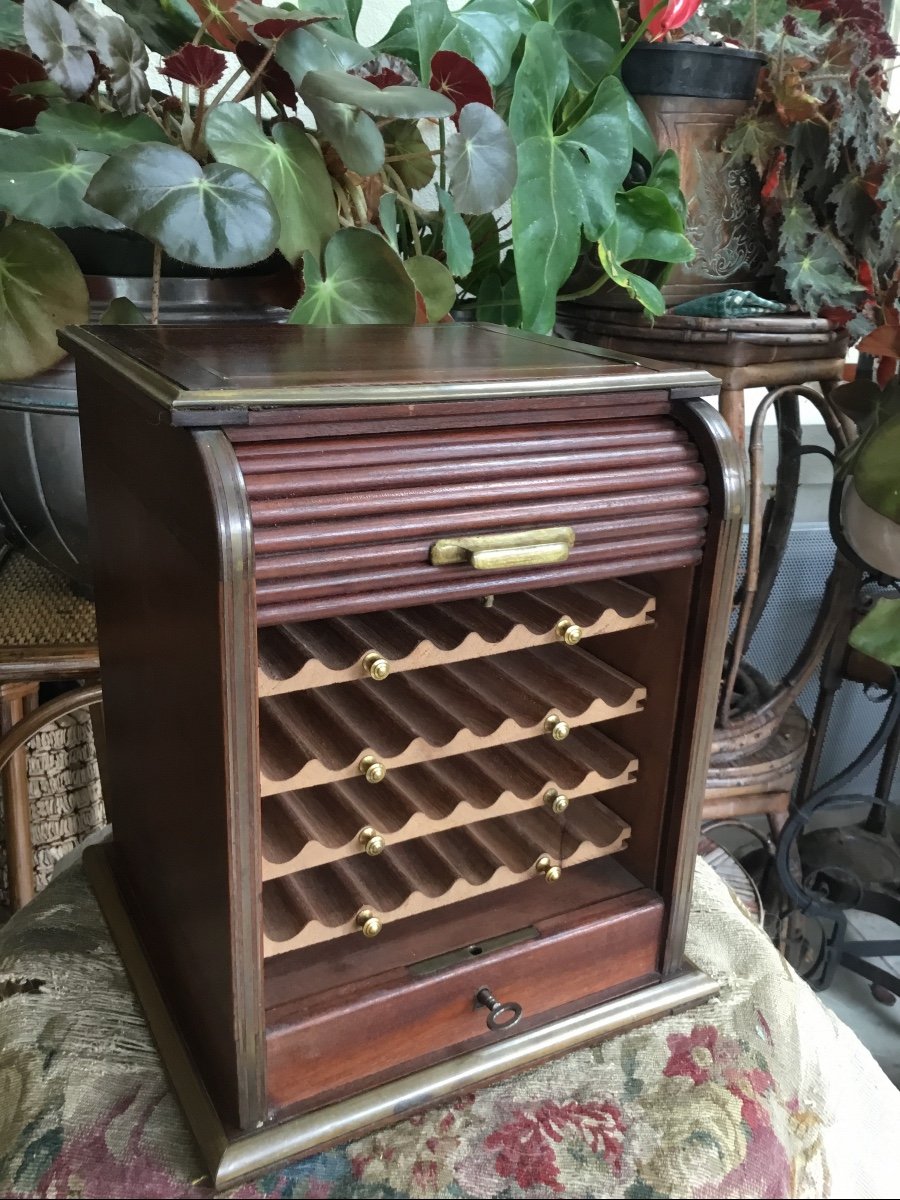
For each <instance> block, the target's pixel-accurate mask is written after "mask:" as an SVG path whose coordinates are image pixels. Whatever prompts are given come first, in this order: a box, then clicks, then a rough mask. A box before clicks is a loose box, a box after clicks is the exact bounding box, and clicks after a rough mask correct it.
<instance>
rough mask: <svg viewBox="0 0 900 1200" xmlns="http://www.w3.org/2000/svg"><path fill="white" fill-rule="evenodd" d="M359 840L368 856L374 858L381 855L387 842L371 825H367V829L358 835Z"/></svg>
mask: <svg viewBox="0 0 900 1200" xmlns="http://www.w3.org/2000/svg"><path fill="white" fill-rule="evenodd" d="M357 840H358V841H359V844H360V845H361V846H362V848H363V849H364V850H365V852H366V854H371V855H372V856H373V857H374V856H375V855H376V854H380V853H381V852H382V850H383V849H384V847H385V845H386V842H385V840H384V838H383V837H382V836H381V834H380V833H379V832H378V830H377V829H373V828H372V826H371V825H367V826H366V827H365V829H361V830H360V831H359V833H358V834H357Z"/></svg>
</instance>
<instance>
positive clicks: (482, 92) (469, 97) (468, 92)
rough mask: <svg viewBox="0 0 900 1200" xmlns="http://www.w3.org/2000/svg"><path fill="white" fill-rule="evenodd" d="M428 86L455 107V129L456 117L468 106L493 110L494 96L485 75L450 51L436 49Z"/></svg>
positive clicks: (457, 120)
mask: <svg viewBox="0 0 900 1200" xmlns="http://www.w3.org/2000/svg"><path fill="white" fill-rule="evenodd" d="M428 86H429V87H430V88H431V90H432V91H433V92H443V93H444V95H445V96H449V97H450V99H451V100H452V101H453V103H454V104H455V105H456V112H455V113H454V114H453V120H454V122H455V124H456V125H457V126H459V114H460V113H461V112H462V110H463V109H464V108H465V106H466V105H467V104H473V103H475V104H485V105H487V107H488V108H493V107H494V94H493V92H492V91H491V85H490V84H489V83H488V81H487V79H486V78H485V76H484V75H483V74H482V73H481V71H479V69H478V67H476V66H475V64H474V63H473V62H470V61H469V59H467V58H463V56H462V55H461V54H456V53H454V51H453V50H438V52H437V54H435V56H434V57H433V58H432V60H431V79H430V81H429V84H428Z"/></svg>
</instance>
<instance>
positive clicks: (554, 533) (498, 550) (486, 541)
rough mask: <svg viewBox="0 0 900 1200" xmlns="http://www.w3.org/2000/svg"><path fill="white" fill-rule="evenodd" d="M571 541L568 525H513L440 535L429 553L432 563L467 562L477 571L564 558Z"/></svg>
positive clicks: (439, 565)
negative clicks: (503, 529) (512, 527)
mask: <svg viewBox="0 0 900 1200" xmlns="http://www.w3.org/2000/svg"><path fill="white" fill-rule="evenodd" d="M574 545H575V531H574V529H572V527H571V526H569V525H560V526H558V527H556V528H550V529H517V530H514V531H513V532H511V533H478V534H473V535H472V536H471V537H470V536H466V535H463V536H460V537H446V538H440V539H439V540H438V541H436V542H435V543H434V545H433V546H432V547H431V553H430V555H429V557H430V560H431V565H432V566H433V567H443V566H447V565H448V564H451V563H468V564H469V565H470V566H472V567H475V568H477V569H478V570H481V571H502V570H505V569H506V568H508V567H530V566H541V565H542V564H544V563H557V562H565V561H566V559H567V558H568V557H569V550H570V548H571V547H572V546H574Z"/></svg>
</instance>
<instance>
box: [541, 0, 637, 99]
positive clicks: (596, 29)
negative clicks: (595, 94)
mask: <svg viewBox="0 0 900 1200" xmlns="http://www.w3.org/2000/svg"><path fill="white" fill-rule="evenodd" d="M547 20H548V21H549V22H550V23H551V24H552V25H553V27H554V29H556V31H557V33H558V34H559V35H560V41H561V43H562V46H563V49H564V50H565V52H566V55H567V57H568V60H569V74H570V77H571V80H572V84H573V86H574V87H575V88H577V90H578V91H579V92H590V91H591V90H592V89H593V88H595V87H596V86H597V84H598V83H599V82H600V80H601V79H603V78H604V76H605V75H606V73H607V71H608V70H609V68H610V66H611V65H612V61H613V59H614V58H615V56H616V54H617V53H618V52H619V49H620V47H621V44H622V29H621V26H620V24H619V13H618V9H617V7H616V5H615V3H614V0H550V3H549V6H548V13H547Z"/></svg>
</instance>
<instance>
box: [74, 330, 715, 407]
mask: <svg viewBox="0 0 900 1200" xmlns="http://www.w3.org/2000/svg"><path fill="white" fill-rule="evenodd" d="M60 342H61V344H62V345H63V346H64V347H65V348H66V349H67V350H71V351H73V352H74V353H75V354H76V355H77V357H78V358H84V357H90V358H95V359H99V360H102V361H103V362H105V363H106V364H108V365H109V366H111V367H113V368H114V369H115V370H116V371H117V372H118V373H120V374H123V375H125V376H128V377H131V378H133V379H134V381H135V382H136V383H138V384H139V386H140V387H141V388H142V390H143V391H144V392H145V393H149V394H150V395H151V396H152V397H153V399H155V400H156V401H157V402H158V403H160V404H161V405H163V406H165V407H167V408H171V409H178V410H180V409H204V410H209V409H214V408H223V407H228V408H233V407H234V406H235V405H237V406H239V407H241V408H245V407H246V408H262V407H265V408H271V407H280V406H282V405H298V406H305V405H330V404H359V403H366V404H379V403H381V404H396V403H410V402H413V401H415V402H422V401H428V400H455V399H466V398H469V399H471V398H476V399H482V398H483V399H489V398H491V397H502V396H517V395H528V394H539V395H552V394H557V395H559V394H564V393H578V392H582V393H583V392H596V391H635V390H640V389H647V388H653V389H664V388H669V387H679V388H690V387H693V388H697V389H698V390H699V391H703V392H709V391H711V390H714V389H715V388H717V387H718V384H717V382H716V380H715V379H714V378H713V377H712V376H710V375H708V374H707V373H706V372H705V371H700V370H692V369H682V368H677V367H672V368H667V367H664V366H661V365H660V364H657V363H649V362H648V363H642V362H639V361H638V360H635V359H633V358H628V357H626V356H625V355H622V354H618V353H616V352H615V351H612V350H599V349H597V348H595V347H593V346H586V345H582V344H581V343H579V342H567V341H563V340H561V339H559V338H551V337H542V336H540V335H539V334H531V333H524V332H522V331H520V330H515V329H507V328H505V327H503V326H499V325H485V324H470V323H458V324H447V325H420V326H400V325H341V326H327V327H313V326H298V325H259V324H256V325H252V324H248V325H242V324H233V323H226V324H218V325H202V324H191V325H158V326H137V325H93V326H83V327H70V328H68V329H65V330H63V331H62V333H61V334H60Z"/></svg>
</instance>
